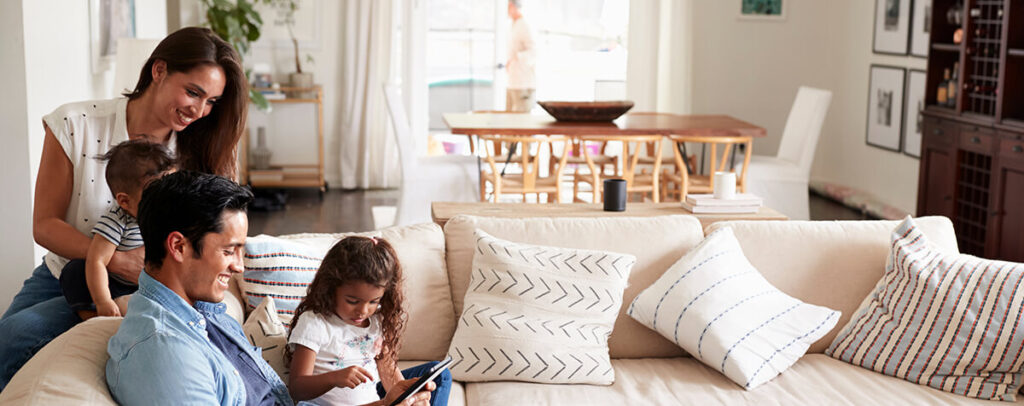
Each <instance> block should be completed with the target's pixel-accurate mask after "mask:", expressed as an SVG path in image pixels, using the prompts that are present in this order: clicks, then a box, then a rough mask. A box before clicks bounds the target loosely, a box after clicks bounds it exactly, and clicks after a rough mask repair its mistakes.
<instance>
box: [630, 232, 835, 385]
mask: <svg viewBox="0 0 1024 406" xmlns="http://www.w3.org/2000/svg"><path fill="white" fill-rule="evenodd" d="M626 313H628V314H629V315H630V316H631V317H633V318H634V319H636V320H637V321H639V322H640V323H642V324H643V325H645V326H647V327H650V328H651V329H653V330H655V331H657V332H658V333H660V334H661V335H662V336H664V337H665V338H668V339H669V340H672V342H674V343H676V344H677V345H679V346H680V347H682V348H683V349H684V350H686V351H687V352H689V353H690V354H691V355H693V356H694V357H695V358H697V359H699V360H700V361H701V362H703V363H704V364H705V365H707V366H710V367H712V368H714V369H715V370H717V371H719V372H721V373H723V374H724V375H725V376H727V377H728V378H729V379H731V380H732V381H733V382H736V383H737V384H739V385H740V386H743V387H744V388H745V389H748V390H749V389H753V388H756V387H757V386H758V385H761V384H763V383H765V382H767V381H769V380H771V379H772V378H774V377H775V376H776V375H778V374H780V373H782V371H785V370H786V369H787V368H789V367H790V366H791V365H793V363H795V362H796V361H797V360H798V359H799V358H800V357H801V356H803V355H804V353H805V352H807V348H808V347H810V345H811V344H812V343H814V342H815V341H817V340H818V339H819V338H821V337H822V336H824V335H825V334H827V333H828V332H829V330H831V329H832V328H833V327H835V325H836V322H838V321H839V315H840V312H838V311H835V310H832V309H828V308H825V307H821V306H815V305H812V304H808V303H804V302H802V301H800V300H799V299H796V298H793V297H791V296H789V295H787V294H785V293H783V292H782V291H780V290H778V289H776V288H775V287H774V286H772V285H771V284H770V283H768V281H767V280H766V279H765V278H764V276H762V275H761V273H760V272H758V270H757V269H756V268H754V266H753V265H751V264H750V261H748V260H747V257H746V256H744V255H743V251H742V250H741V249H740V244H739V242H738V241H737V240H736V237H735V236H734V235H733V232H732V229H731V228H728V227H725V228H722V229H719V230H717V231H715V232H713V233H711V235H708V236H707V237H706V238H705V239H704V241H702V242H701V243H700V244H698V245H697V246H696V247H694V249H693V250H692V251H690V252H689V253H687V254H686V255H684V256H683V257H682V258H681V259H680V260H679V261H678V262H676V263H675V264H674V265H672V267H670V268H669V269H668V271H665V274H664V275H662V276H661V278H659V279H658V280H657V281H655V282H654V283H653V284H652V285H651V286H649V287H648V288H647V289H645V290H644V291H643V292H641V293H640V294H639V295H637V297H636V299H634V300H633V303H632V304H630V306H629V309H628V310H627V311H626Z"/></svg>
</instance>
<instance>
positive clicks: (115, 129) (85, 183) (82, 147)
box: [43, 97, 175, 278]
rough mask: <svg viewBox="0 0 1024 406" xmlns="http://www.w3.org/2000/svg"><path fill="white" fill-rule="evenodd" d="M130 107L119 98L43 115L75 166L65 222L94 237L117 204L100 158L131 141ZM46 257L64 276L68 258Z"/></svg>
mask: <svg viewBox="0 0 1024 406" xmlns="http://www.w3.org/2000/svg"><path fill="white" fill-rule="evenodd" d="M127 107H128V98H126V97H119V98H116V99H110V100H92V101H83V102H76V103H68V104H65V105H63V106H60V107H58V108H57V109H56V110H54V111H53V112H52V113H50V114H47V115H46V116H43V123H44V124H46V126H47V127H48V128H49V129H50V131H51V132H53V135H54V136H55V137H56V138H57V142H59V143H60V146H61V148H63V149H64V154H65V155H67V157H68V159H70V160H71V165H72V167H73V168H74V180H73V182H72V189H71V201H70V203H69V204H68V211H67V213H66V214H65V215H64V221H66V222H67V223H68V224H70V225H71V226H72V227H74V228H75V229H77V230H78V231H80V232H81V233H82V234H84V235H87V236H89V237H90V238H91V237H92V233H91V231H92V228H93V227H94V226H95V225H96V221H97V220H98V219H99V217H100V216H102V215H103V214H104V213H106V212H107V208H108V207H109V206H110V205H111V204H114V196H113V195H112V194H111V193H110V188H109V187H107V179H106V176H105V174H104V172H105V171H106V169H107V163H106V162H103V161H100V160H98V159H96V157H97V156H99V155H102V154H104V153H106V152H107V151H108V150H110V148H111V147H113V146H114V145H117V144H120V143H122V142H124V141H128V122H127V118H126V117H127V113H126V111H127ZM174 143H175V134H174V133H173V132H172V133H171V137H170V139H169V140H168V144H167V148H169V149H170V150H171V151H175V144H174ZM44 259H45V262H46V266H47V268H50V272H51V273H52V274H53V276H54V277H55V278H60V272H61V269H63V268H64V265H66V264H67V262H68V260H67V259H66V258H63V257H61V256H59V255H57V254H54V253H52V252H48V253H46V256H45V257H44Z"/></svg>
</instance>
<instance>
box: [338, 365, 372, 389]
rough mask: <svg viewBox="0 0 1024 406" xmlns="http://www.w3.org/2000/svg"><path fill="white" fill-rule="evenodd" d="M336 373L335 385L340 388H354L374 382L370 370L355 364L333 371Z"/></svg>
mask: <svg viewBox="0 0 1024 406" xmlns="http://www.w3.org/2000/svg"><path fill="white" fill-rule="evenodd" d="M332 374H334V386H337V387H339V388H353V389H355V387H356V386H359V385H362V384H364V383H368V382H373V376H372V375H370V372H369V371H367V370H365V369H363V368H361V367H359V366H358V365H353V366H350V367H348V368H345V369H341V370H338V371H334V372H332Z"/></svg>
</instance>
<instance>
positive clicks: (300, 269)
mask: <svg viewBox="0 0 1024 406" xmlns="http://www.w3.org/2000/svg"><path fill="white" fill-rule="evenodd" d="M334 241H336V240H334ZM327 248H328V249H329V248H330V246H328V247H327ZM326 253H327V250H326V249H323V248H321V247H315V246H312V245H308V244H302V243H299V242H294V241H289V240H286V239H281V238H276V237H270V236H265V235H260V236H256V237H250V238H247V239H246V241H245V256H244V258H243V261H244V263H245V272H244V273H243V274H242V279H241V280H240V281H239V283H238V286H239V288H240V289H241V290H242V296H244V297H245V304H246V307H247V308H248V309H255V308H256V306H259V304H260V303H261V302H263V299H268V298H269V299H272V300H273V301H274V308H275V309H276V311H277V316H278V319H279V320H280V321H281V323H282V324H284V325H285V326H289V325H291V321H292V315H293V314H294V313H295V308H296V307H298V305H299V302H301V301H302V298H304V297H306V288H308V287H309V284H310V283H312V282H313V277H314V276H316V271H317V269H319V268H320V262H321V261H322V260H323V256H324V255H325V254H326Z"/></svg>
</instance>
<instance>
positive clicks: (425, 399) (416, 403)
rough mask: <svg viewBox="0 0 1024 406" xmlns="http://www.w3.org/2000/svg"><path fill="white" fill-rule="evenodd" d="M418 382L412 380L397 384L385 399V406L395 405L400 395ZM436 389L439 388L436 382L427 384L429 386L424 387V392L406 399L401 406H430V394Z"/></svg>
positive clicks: (415, 379) (414, 379)
mask: <svg viewBox="0 0 1024 406" xmlns="http://www.w3.org/2000/svg"><path fill="white" fill-rule="evenodd" d="M417 380H418V378H412V379H406V380H404V381H400V382H398V383H396V384H395V386H393V387H392V388H391V390H390V391H388V394H387V396H385V397H384V404H385V405H390V404H392V403H394V402H395V399H398V396H399V395H401V394H402V393H405V390H406V389H409V387H410V386H412V385H413V384H415V383H416V381H417ZM435 388H437V385H436V384H434V382H432V381H431V382H427V385H426V386H424V387H423V390H421V391H419V392H417V393H416V394H414V395H412V396H409V397H407V398H405V400H404V401H402V403H399V404H400V405H402V406H429V405H430V392H431V391H433V390H434V389H435Z"/></svg>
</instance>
